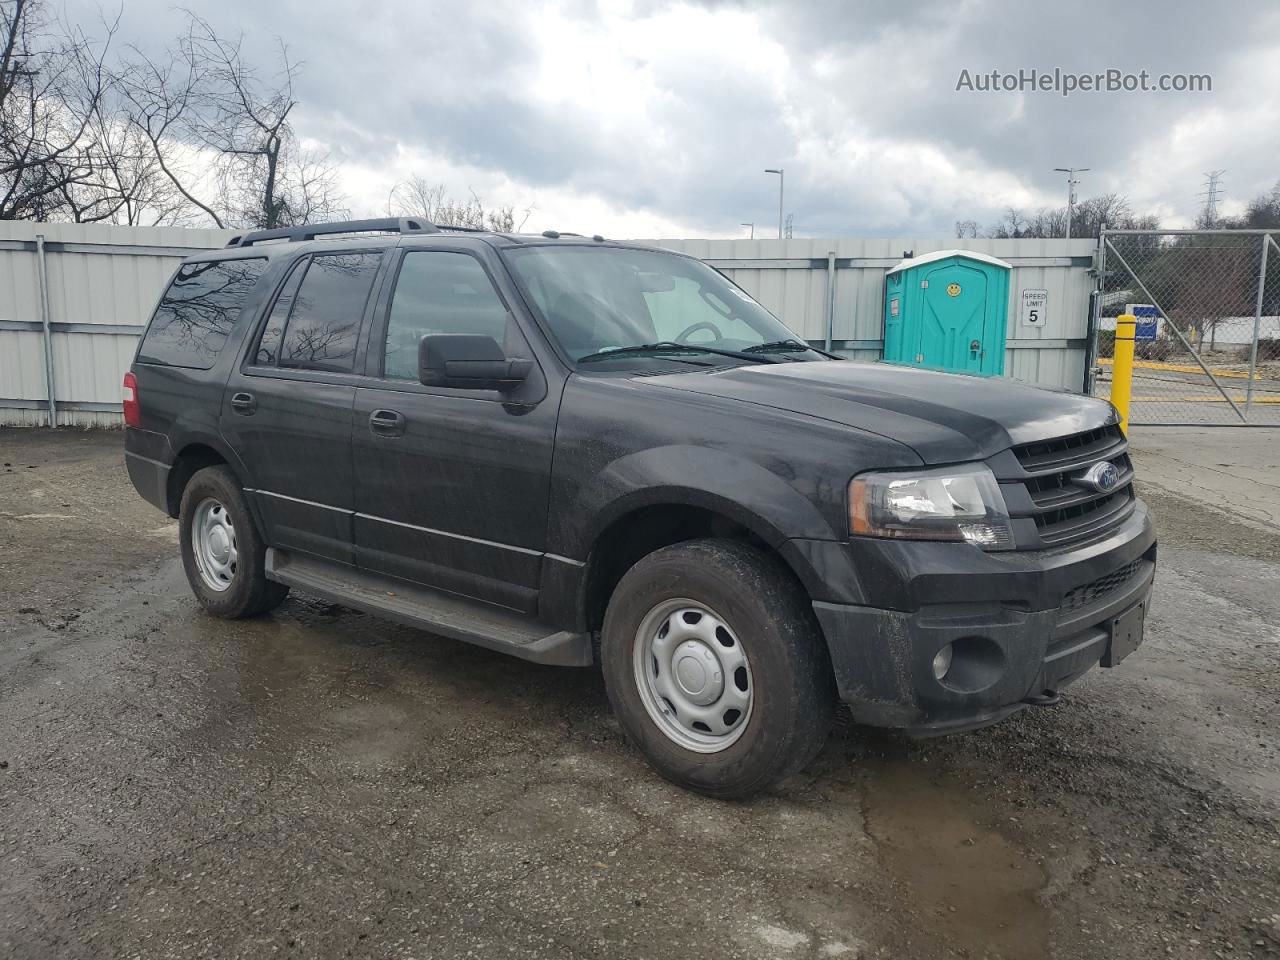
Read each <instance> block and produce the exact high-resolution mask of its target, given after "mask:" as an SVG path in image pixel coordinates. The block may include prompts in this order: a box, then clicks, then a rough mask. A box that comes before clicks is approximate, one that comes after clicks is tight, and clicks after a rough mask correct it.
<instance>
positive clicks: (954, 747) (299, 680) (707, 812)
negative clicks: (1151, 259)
mask: <svg viewBox="0 0 1280 960" xmlns="http://www.w3.org/2000/svg"><path fill="white" fill-rule="evenodd" d="M0 463H3V466H0V583H3V592H2V593H0V955H2V956H6V957H8V956H13V957H95V958H96V957H113V956H120V957H134V956H138V957H187V956H207V957H217V958H230V957H254V958H257V957H264V956H269V955H276V954H278V955H284V956H291V955H292V956H300V957H347V956H355V957H416V958H419V960H422V958H448V957H464V956H474V957H482V958H488V957H505V956H512V957H521V958H532V957H548V958H552V957H553V958H570V957H573V958H577V957H637V958H639V957H645V958H665V957H684V958H699V960H703V958H705V960H715V958H721V957H744V958H751V957H759V958H771V960H772V958H791V957H818V958H828V957H845V958H855V957H858V956H862V957H899V958H901V957H911V958H914V957H920V958H934V957H972V958H979V957H1005V958H1022V957H1035V958H1040V957H1046V956H1049V957H1057V958H1077V957H1078V958H1096V957H1104V956H1105V957H1108V958H1137V957H1142V958H1148V957H1166V956H1168V957H1188V958H1190V957H1196V958H1200V957H1260V956H1268V957H1271V956H1280V827H1278V823H1280V752H1278V750H1277V740H1276V733H1277V717H1280V608H1278V606H1277V602H1276V597H1277V595H1278V594H1280V530H1277V529H1275V528H1272V527H1270V526H1269V525H1267V524H1257V523H1250V524H1242V523H1236V522H1233V521H1232V520H1231V519H1230V518H1229V517H1227V516H1226V515H1224V514H1221V513H1215V512H1210V511H1209V510H1207V509H1206V508H1203V507H1199V506H1197V505H1195V504H1194V503H1192V502H1191V501H1188V500H1182V499H1178V498H1177V497H1174V496H1171V495H1168V494H1165V493H1162V492H1160V491H1158V490H1155V489H1151V488H1148V489H1146V490H1145V491H1144V494H1145V495H1146V496H1147V497H1148V499H1149V501H1150V502H1151V503H1152V505H1153V507H1154V508H1155V510H1156V511H1157V515H1158V518H1159V526H1160V529H1161V534H1162V545H1161V569H1160V573H1159V577H1158V579H1157V585H1156V601H1155V609H1154V611H1153V614H1152V618H1151V620H1150V621H1149V626H1148V629H1149V634H1148V641H1147V643H1146V645H1145V646H1144V647H1143V648H1142V649H1141V650H1140V651H1139V652H1138V653H1137V654H1135V655H1134V656H1133V657H1132V658H1131V659H1130V660H1129V661H1126V663H1125V664H1124V665H1122V667H1120V668H1119V669H1117V670H1114V671H1095V672H1094V673H1093V674H1091V675H1090V676H1088V677H1087V678H1086V679H1085V680H1084V681H1082V682H1081V683H1080V684H1078V685H1077V686H1076V687H1074V688H1072V689H1071V690H1070V691H1069V694H1068V695H1067V696H1066V697H1064V701H1063V703H1062V704H1061V705H1060V706H1058V707H1056V708H1054V709H1049V710H1038V711H1035V712H1025V713H1023V714H1021V715H1019V716H1017V717H1014V718H1012V719H1011V720H1008V721H1006V722H1005V723H1003V724H1001V725H998V726H996V727H993V728H990V729H987V730H984V731H980V732H978V733H974V734H969V735H961V736H954V737H950V738H947V739H944V740H937V741H927V742H912V741H909V740H906V739H903V738H900V737H897V736H894V735H888V734H883V733H877V732H874V731H867V730H862V729H857V728H852V727H848V726H843V727H842V728H841V729H840V730H839V731H838V733H837V735H836V736H835V737H834V738H833V740H832V742H831V744H830V746H829V747H828V748H827V750H826V751H825V753H824V754H823V755H822V756H821V757H820V759H819V761H818V762H817V764H816V765H815V766H814V768H812V769H811V770H809V771H807V772H806V773H805V774H804V775H802V776H800V777H797V778H795V779H793V780H792V781H789V782H787V783H786V784H784V785H783V786H782V787H780V788H779V789H777V790H776V791H775V792H773V793H772V794H771V795H768V796H765V797H762V798H759V799H757V800H755V801H752V802H749V803H739V804H726V803H719V802H715V801H710V800H704V799H701V798H699V797H696V796H692V795H690V794H687V793H683V792H681V791H680V790H678V789H675V788H673V787H670V786H668V785H667V784H665V783H664V782H662V781H660V780H658V779H657V778H656V777H655V776H653V775H652V774H651V773H650V772H649V771H648V769H647V768H646V767H645V765H644V764H643V762H642V761H641V760H640V759H639V757H638V756H637V755H636V754H635V753H633V752H632V751H631V750H630V749H629V748H628V747H627V746H626V745H625V744H623V743H622V742H621V738H620V735H619V732H618V729H617V727H616V725H615V724H614V723H613V721H612V720H611V718H610V716H609V712H608V709H607V706H606V702H605V697H604V693H603V689H602V686H601V682H600V679H599V676H598V675H597V674H596V673H594V672H592V671H587V670H556V669H552V668H543V667H536V666H531V665H529V664H525V663H522V662H519V661H515V660H510V659H506V658H503V657H501V656H499V655H496V654H490V653H487V652H485V651H482V650H478V649H475V648H471V647H467V646H463V645H460V644H455V643H452V642H450V641H446V640H442V639H439V638H435V637H431V636H428V635H424V634H420V633H415V632H413V631H410V630H406V629H401V628H399V627H396V626H391V625H388V624H386V623H382V622H379V621H377V620H375V619H373V618H370V617H365V616H362V615H359V614H355V613H352V612H350V611H347V610H344V609H342V608H339V607H335V606H331V605H327V604H323V603H319V602H316V601H312V600H309V599H307V598H305V597H300V596H294V597H292V598H291V599H290V600H289V601H288V602H287V603H286V604H285V606H284V607H283V608H281V609H280V610H279V611H277V612H276V613H275V614H274V615H272V616H271V617H269V618H266V619H263V620H259V621H253V622H243V623H224V622H219V621H215V620H212V619H210V618H209V617H207V616H205V615H203V614H202V613H201V612H200V611H199V610H198V609H197V607H196V605H195V603H194V602H193V600H192V599H191V597H190V595H189V593H188V591H187V588H186V584H185V581H184V580H183V578H182V573H181V568H180V565H179V564H178V563H177V561H176V539H177V538H176V533H175V530H174V526H173V524H172V523H170V522H169V521H168V520H166V519H165V518H164V517H162V516H161V515H160V514H158V513H156V512H155V511H154V510H153V509H152V508H151V507H149V506H147V505H146V504H144V503H143V502H142V501H141V500H139V499H138V498H137V496H136V495H135V494H134V493H133V490H132V488H131V487H130V486H129V484H128V480H127V478H126V477H125V473H124V469H123V465H122V458H121V454H120V438H119V435H118V434H110V433H98V434H88V433H77V432H60V433H58V434H51V433H49V432H46V431H26V432H20V431H0Z"/></svg>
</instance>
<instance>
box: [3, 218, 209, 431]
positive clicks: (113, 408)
mask: <svg viewBox="0 0 1280 960" xmlns="http://www.w3.org/2000/svg"><path fill="white" fill-rule="evenodd" d="M233 235H234V231H230V230H188V229H184V228H181V227H116V226H105V225H97V224H64V223H31V222H23V221H3V222H0V424H20V425H27V424H33V425H34V424H47V423H49V379H50V374H52V380H53V384H54V405H55V409H56V411H57V422H58V423H59V424H62V425H67V424H74V425H78V426H107V425H116V424H119V423H120V420H121V414H120V381H121V379H122V378H123V377H124V371H125V370H126V369H128V367H129V363H130V361H131V360H132V359H133V351H134V348H135V347H136V346H137V342H138V335H139V334H140V333H141V331H142V327H143V325H145V324H146V322H147V318H148V317H149V316H150V313H151V310H152V308H153V307H154V306H155V303H156V300H158V299H159V297H160V292H161V290H163V288H164V285H165V283H167V282H168V280H169V276H170V275H171V274H172V273H173V271H174V270H175V269H176V268H177V265H178V264H179V263H180V262H181V261H182V259H183V258H184V257H186V256H189V255H190V254H192V253H195V252H196V251H198V250H207V249H210V248H216V247H221V246H224V245H225V244H226V242H227V238H228V237H230V236H233Z"/></svg>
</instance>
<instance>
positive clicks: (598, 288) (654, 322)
mask: <svg viewBox="0 0 1280 960" xmlns="http://www.w3.org/2000/svg"><path fill="white" fill-rule="evenodd" d="M503 257H504V258H505V259H506V260H507V262H508V263H509V264H510V265H511V269H512V272H513V273H514V274H515V275H516V278H517V279H518V280H519V281H520V283H521V286H523V288H524V289H525V291H526V292H527V293H528V295H529V298H530V299H531V300H532V301H533V305H534V307H535V308H536V309H537V311H538V313H540V314H541V316H542V318H543V320H544V321H545V323H546V326H547V327H548V328H549V329H550V331H551V333H552V335H553V336H554V337H555V338H556V340H558V341H559V342H560V345H561V347H562V348H563V349H564V351H565V352H566V353H567V354H568V355H569V356H570V357H571V358H572V359H573V360H575V361H577V360H580V359H582V358H584V357H590V358H591V359H592V360H599V359H602V356H601V355H602V354H605V355H607V354H608V353H609V352H611V351H614V350H617V349H619V348H626V347H636V346H639V345H644V344H649V345H652V344H655V343H666V342H668V341H670V342H674V343H676V344H679V345H681V347H682V350H681V351H676V352H671V351H668V353H667V354H666V355H665V356H664V354H663V353H661V352H652V353H629V354H619V356H618V358H617V359H616V360H614V359H610V360H609V363H610V364H616V363H624V364H625V365H627V366H631V365H644V364H650V363H667V362H669V357H670V356H677V355H679V356H682V357H685V358H686V359H688V357H689V356H690V355H693V354H697V353H698V348H699V347H709V348H714V349H717V350H729V351H736V352H746V353H750V354H752V355H753V356H754V355H755V354H757V353H758V354H761V362H764V361H765V360H766V359H767V358H765V357H764V356H763V355H764V354H766V353H773V352H780V353H787V354H790V355H791V357H790V359H795V358H796V357H797V356H799V357H802V358H804V359H818V358H819V356H820V355H819V354H817V353H815V352H813V351H811V350H809V348H808V347H807V346H806V345H804V344H803V342H802V341H800V340H799V338H798V337H797V335H796V334H794V333H792V332H791V331H790V330H789V329H787V327H786V326H785V325H784V324H783V323H782V321H780V320H779V319H778V318H777V317H775V316H773V314H771V313H769V311H768V310H766V309H765V308H764V307H762V306H760V304H758V303H756V302H755V300H753V299H752V298H751V297H750V296H748V295H747V294H746V293H744V292H743V291H742V290H741V289H739V288H738V287H736V286H734V285H733V284H732V283H730V282H729V281H728V280H727V279H725V278H724V277H723V276H721V275H720V274H719V273H717V272H716V271H715V270H713V269H711V268H710V267H708V266H707V265H706V264H704V263H701V262H700V261H697V260H693V259H691V258H689V257H682V256H677V255H675V254H669V253H663V252H661V251H656V250H654V251H651V250H631V249H626V248H619V247H597V246H580V245H547V246H531V247H525V248H522V249H516V250H507V251H504V253H503ZM624 358H625V359H624ZM604 359H607V357H604ZM697 362H699V363H704V362H705V363H722V362H725V358H721V357H717V356H715V355H714V354H711V353H706V352H704V353H703V355H702V356H701V357H698V358H697ZM729 362H742V359H741V358H739V359H737V360H736V361H734V360H732V359H729Z"/></svg>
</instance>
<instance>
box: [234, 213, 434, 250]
mask: <svg viewBox="0 0 1280 960" xmlns="http://www.w3.org/2000/svg"><path fill="white" fill-rule="evenodd" d="M439 232H440V228H439V227H437V226H436V225H435V224H434V223H431V222H430V221H427V220H423V219H421V218H419V217H381V218H378V219H375V220H340V221H336V222H334V223H307V224H303V225H302V226H298V227H280V228H278V229H275V230H255V231H253V233H242V234H240V235H239V236H237V237H232V238H231V239H230V240H228V241H227V246H228V247H251V246H253V245H254V244H255V243H261V242H262V241H264V240H285V241H289V242H296V241H300V240H314V239H315V238H316V237H322V236H324V235H326V234H332V233H439Z"/></svg>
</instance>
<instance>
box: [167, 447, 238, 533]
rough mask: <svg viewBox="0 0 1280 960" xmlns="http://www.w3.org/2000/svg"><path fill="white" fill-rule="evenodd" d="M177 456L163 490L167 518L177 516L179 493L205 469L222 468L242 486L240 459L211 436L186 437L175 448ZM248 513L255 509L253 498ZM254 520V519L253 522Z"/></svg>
mask: <svg viewBox="0 0 1280 960" xmlns="http://www.w3.org/2000/svg"><path fill="white" fill-rule="evenodd" d="M177 450H178V453H177V456H175V457H174V460H173V464H172V465H171V466H170V468H169V478H168V480H167V482H166V487H165V506H166V509H167V512H168V514H169V516H171V517H175V518H176V517H177V516H178V512H179V509H180V508H181V506H182V493H183V491H184V490H186V488H187V484H188V483H190V482H191V478H192V477H193V476H195V474H196V472H197V471H200V470H203V469H204V468H205V467H216V466H225V467H227V469H229V470H230V471H231V473H232V474H233V475H234V476H235V478H236V481H237V482H239V483H240V485H241V486H242V487H243V486H244V473H243V470H242V467H241V465H240V464H239V459H238V458H237V457H236V456H235V455H234V454H233V453H232V452H231V451H230V450H229V449H227V448H226V446H224V445H223V444H222V443H221V442H219V441H217V440H215V439H212V438H210V437H202V436H201V437H189V438H186V439H185V440H184V441H183V442H182V443H181V445H178V446H177ZM249 501H250V510H251V511H252V510H254V506H255V505H254V504H253V502H252V498H249ZM257 519H258V518H257V517H256V516H255V517H254V520H255V522H256V521H257Z"/></svg>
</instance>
